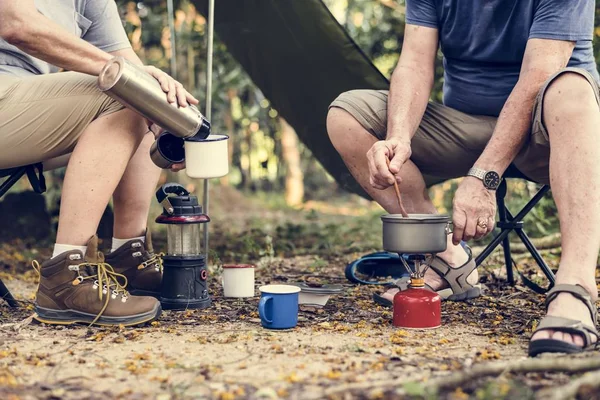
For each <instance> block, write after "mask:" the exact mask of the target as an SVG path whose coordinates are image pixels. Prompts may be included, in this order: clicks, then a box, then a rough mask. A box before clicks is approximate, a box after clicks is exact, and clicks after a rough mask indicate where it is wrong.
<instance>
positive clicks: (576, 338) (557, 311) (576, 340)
mask: <svg viewBox="0 0 600 400" xmlns="http://www.w3.org/2000/svg"><path fill="white" fill-rule="evenodd" d="M546 315H552V316H555V317H563V318H570V319H574V320H577V321H581V322H582V323H583V324H584V325H588V326H594V322H593V321H592V317H591V315H590V311H589V310H588V308H587V307H586V306H585V305H584V304H583V303H582V302H581V300H578V299H577V298H576V297H574V296H573V295H571V294H569V293H560V294H559V295H558V296H556V299H555V300H554V301H553V302H551V303H550V306H548V313H547V314H546ZM591 336H592V341H593V343H596V341H597V340H598V338H597V337H594V335H591ZM539 339H556V340H562V341H563V342H567V343H571V344H574V345H575V346H579V347H583V345H584V342H583V337H582V336H581V335H573V334H570V333H566V332H560V331H553V330H551V329H544V330H542V331H538V332H536V333H535V334H534V335H533V336H532V337H531V341H534V340H539Z"/></svg>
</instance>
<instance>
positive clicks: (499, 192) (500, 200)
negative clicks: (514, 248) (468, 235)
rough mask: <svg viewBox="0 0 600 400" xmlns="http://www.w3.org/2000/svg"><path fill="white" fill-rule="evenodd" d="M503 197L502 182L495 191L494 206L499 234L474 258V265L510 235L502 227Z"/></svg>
mask: <svg viewBox="0 0 600 400" xmlns="http://www.w3.org/2000/svg"><path fill="white" fill-rule="evenodd" d="M504 196H506V182H505V181H504V180H502V182H501V183H500V186H499V187H498V190H497V191H496V204H497V206H498V224H497V226H498V228H500V233H498V234H497V235H496V236H494V238H493V239H492V241H491V242H490V243H489V244H488V245H487V246H486V248H485V249H484V250H483V251H482V252H481V253H480V254H479V255H478V256H477V257H476V258H475V264H476V265H477V266H479V265H480V264H481V263H482V262H483V261H484V260H485V259H486V258H488V256H489V255H490V254H492V252H493V251H494V250H496V247H498V245H499V244H500V243H502V242H503V241H505V239H506V238H507V236H508V234H509V233H510V229H506V228H505V227H504V225H503V224H504V223H505V222H506V213H505V212H503V211H504V210H505V209H506V207H505V206H504Z"/></svg>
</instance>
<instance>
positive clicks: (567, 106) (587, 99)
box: [543, 72, 598, 127]
mask: <svg viewBox="0 0 600 400" xmlns="http://www.w3.org/2000/svg"><path fill="white" fill-rule="evenodd" d="M543 107H544V119H545V122H546V126H548V127H550V126H551V125H553V122H554V121H556V122H558V121H560V119H561V118H569V119H571V118H579V117H580V116H581V115H582V114H583V113H586V112H590V111H597V110H598V103H597V101H596V96H595V94H594V89H593V88H592V85H591V84H590V82H589V81H588V80H587V79H586V78H585V77H583V76H582V75H580V74H578V73H573V72H566V73H564V74H562V75H560V76H558V77H557V78H556V79H555V80H554V81H552V82H551V83H550V85H549V86H548V88H547V89H546V93H545V94H544V104H543Z"/></svg>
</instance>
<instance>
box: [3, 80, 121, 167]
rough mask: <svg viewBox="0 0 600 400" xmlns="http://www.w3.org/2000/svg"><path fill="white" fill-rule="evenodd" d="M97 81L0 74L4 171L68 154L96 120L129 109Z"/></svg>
mask: <svg viewBox="0 0 600 400" xmlns="http://www.w3.org/2000/svg"><path fill="white" fill-rule="evenodd" d="M96 82H97V78H96V77H94V76H90V75H85V74H80V73H77V72H61V73H56V74H48V75H37V76H32V77H26V78H19V77H13V76H9V75H0V169H4V168H10V167H18V166H21V165H27V164H32V163H37V162H40V161H45V160H48V159H51V158H55V157H58V156H61V155H64V154H68V153H70V152H72V151H73V148H74V147H75V144H76V143H77V139H79V136H80V135H81V134H82V133H83V131H84V130H85V128H86V127H87V126H88V125H89V124H90V123H91V122H92V121H93V120H95V119H97V118H99V117H100V116H103V115H108V114H110V113H113V112H115V111H119V110H121V109H123V108H124V107H123V106H122V105H121V104H120V103H118V102H116V101H115V100H113V99H111V98H110V97H108V96H106V95H105V94H104V93H102V92H100V90H98V88H97V87H96Z"/></svg>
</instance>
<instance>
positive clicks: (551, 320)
mask: <svg viewBox="0 0 600 400" xmlns="http://www.w3.org/2000/svg"><path fill="white" fill-rule="evenodd" d="M543 330H554V331H560V332H565V333H570V334H573V335H579V336H581V337H582V338H583V342H584V344H583V347H584V348H585V347H588V346H590V345H591V344H593V343H594V342H593V341H592V335H594V336H596V340H597V339H598V338H599V337H600V336H599V334H598V331H597V330H596V328H594V327H591V326H589V325H585V324H584V323H582V322H581V321H577V320H574V319H570V318H563V317H555V316H552V315H548V316H545V317H544V318H542V320H541V321H540V324H539V325H538V326H537V328H535V331H533V333H535V332H537V331H543Z"/></svg>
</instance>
